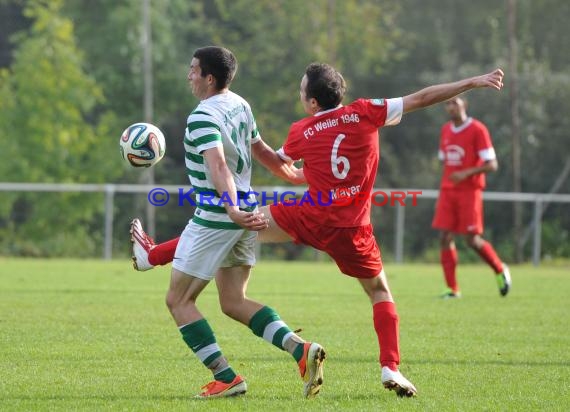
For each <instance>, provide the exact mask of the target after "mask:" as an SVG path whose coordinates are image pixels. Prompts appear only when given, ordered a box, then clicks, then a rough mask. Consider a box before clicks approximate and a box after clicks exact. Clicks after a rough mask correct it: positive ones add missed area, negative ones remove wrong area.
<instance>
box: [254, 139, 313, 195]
mask: <svg viewBox="0 0 570 412" xmlns="http://www.w3.org/2000/svg"><path fill="white" fill-rule="evenodd" d="M251 153H252V155H253V158H254V159H255V160H257V161H258V162H259V163H261V164H262V165H263V166H264V167H265V168H266V169H267V170H269V171H270V172H271V173H273V174H274V175H275V176H277V177H280V178H281V179H283V180H285V181H287V182H289V183H292V184H295V185H299V184H303V183H306V182H307V181H306V180H305V176H304V175H303V172H302V169H298V168H296V167H295V166H294V165H293V164H292V163H287V162H285V161H284V160H283V159H281V157H279V155H278V154H277V153H276V152H275V150H273V149H272V148H271V147H269V146H268V145H267V143H265V142H264V141H263V140H258V141H257V142H255V143H253V144H252V145H251Z"/></svg>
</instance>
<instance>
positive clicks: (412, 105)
mask: <svg viewBox="0 0 570 412" xmlns="http://www.w3.org/2000/svg"><path fill="white" fill-rule="evenodd" d="M503 76H504V73H503V71H502V70H501V69H495V70H494V71H492V72H490V73H487V74H483V75H481V76H475V77H470V78H468V79H463V80H459V81H457V82H453V83H443V84H437V85H434V86H429V87H426V88H425V89H422V90H420V91H417V92H415V93H412V94H409V95H407V96H404V98H403V103H404V107H403V111H404V113H408V112H411V111H414V110H418V109H422V108H424V107H428V106H431V105H433V104H436V103H441V102H443V101H445V100H448V99H451V98H452V97H454V96H457V95H458V94H461V93H463V92H465V91H467V90H471V89H476V88H480V87H490V88H493V89H497V90H501V88H502V87H503Z"/></svg>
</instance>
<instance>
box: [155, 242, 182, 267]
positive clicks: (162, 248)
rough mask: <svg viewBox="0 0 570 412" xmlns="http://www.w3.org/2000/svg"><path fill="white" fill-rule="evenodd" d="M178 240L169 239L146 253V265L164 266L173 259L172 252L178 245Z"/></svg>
mask: <svg viewBox="0 0 570 412" xmlns="http://www.w3.org/2000/svg"><path fill="white" fill-rule="evenodd" d="M178 239H180V238H179V237H177V238H176V239H171V240H169V241H167V242H163V243H159V244H158V245H156V246H155V247H153V248H152V249H151V250H150V252H148V263H150V264H151V265H153V266H158V265H166V264H167V263H170V262H172V260H173V259H174V252H176V246H177V245H178Z"/></svg>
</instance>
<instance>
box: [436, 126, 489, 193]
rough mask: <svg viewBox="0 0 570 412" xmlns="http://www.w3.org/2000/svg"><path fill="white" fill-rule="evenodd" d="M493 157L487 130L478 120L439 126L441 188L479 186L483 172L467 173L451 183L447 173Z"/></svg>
mask: <svg viewBox="0 0 570 412" xmlns="http://www.w3.org/2000/svg"><path fill="white" fill-rule="evenodd" d="M495 158H496V156H495V149H493V143H492V142H491V136H490V135H489V131H488V130H487V128H486V127H485V125H484V124H483V123H481V122H480V121H478V120H476V119H473V118H471V117H469V118H467V120H466V121H465V123H463V124H462V125H460V126H454V124H453V123H452V122H448V123H446V124H444V125H443V127H442V128H441V138H440V142H439V159H440V160H441V161H443V177H442V179H441V188H442V189H468V190H473V189H483V188H484V187H485V173H479V174H476V175H473V176H470V177H468V178H467V179H465V180H463V181H461V182H459V183H458V184H455V183H453V181H452V180H451V179H450V178H449V175H450V174H451V173H453V172H456V171H458V170H463V169H467V168H470V167H478V166H482V165H483V164H484V163H485V162H486V161H489V160H493V159H495Z"/></svg>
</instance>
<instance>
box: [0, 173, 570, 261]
mask: <svg viewBox="0 0 570 412" xmlns="http://www.w3.org/2000/svg"><path fill="white" fill-rule="evenodd" d="M156 187H158V185H156V184H155V185H131V184H128V185H127V184H65V183H0V191H6V192H97V193H105V229H104V245H103V258H104V259H111V258H112V250H113V219H114V216H113V210H114V197H115V193H147V194H148V193H149V192H150V191H151V190H152V189H154V188H156ZM160 187H161V188H162V189H164V190H166V191H168V192H169V193H170V194H178V193H179V190H180V188H181V187H183V186H176V185H165V186H160ZM254 190H255V191H256V192H258V193H264V192H265V193H274V192H277V193H284V192H289V193H290V192H296V193H302V192H303V191H304V188H300V187H289V186H262V187H256V188H255V189H254ZM374 192H384V193H395V192H405V193H407V192H409V193H413V192H420V193H421V195H418V196H417V198H418V199H437V196H438V193H439V191H437V190H431V189H428V190H425V189H396V188H391V189H382V188H377V189H374ZM483 200H484V201H485V202H487V201H503V202H525V203H532V204H534V213H533V220H532V226H531V227H532V239H533V240H532V242H533V246H532V262H533V264H534V265H538V264H539V263H540V256H541V225H542V215H543V207H544V205H546V204H548V203H570V194H549V193H513V192H484V194H483ZM395 209H396V218H395V220H394V233H395V239H394V256H395V260H396V262H398V263H401V262H403V260H404V234H405V215H406V207H404V206H401V205H396V206H395Z"/></svg>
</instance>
